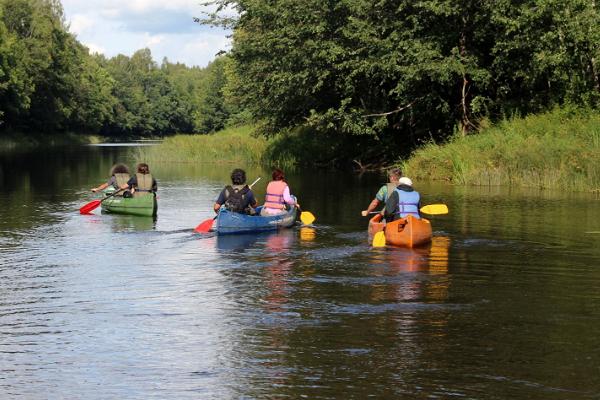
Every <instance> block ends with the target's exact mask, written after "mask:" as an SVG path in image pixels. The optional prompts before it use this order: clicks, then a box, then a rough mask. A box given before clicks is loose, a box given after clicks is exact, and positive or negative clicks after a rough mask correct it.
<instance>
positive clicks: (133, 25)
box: [63, 0, 230, 66]
mask: <svg viewBox="0 0 600 400" xmlns="http://www.w3.org/2000/svg"><path fill="white" fill-rule="evenodd" d="M200 4H201V1H200V0H169V1H164V0H125V1H123V0H63V7H64V10H65V16H66V20H67V22H68V23H70V30H71V32H73V33H75V34H76V35H77V38H78V40H79V41H80V42H82V43H83V44H84V45H86V46H87V47H88V48H90V51H92V52H101V53H102V54H105V55H106V56H108V57H112V56H115V55H117V54H119V53H122V54H126V55H131V54H133V53H134V52H135V51H137V50H139V49H142V48H144V47H148V48H149V49H150V50H151V52H152V55H153V57H154V59H155V60H156V61H157V62H160V61H161V60H162V59H163V57H167V58H168V59H169V61H171V62H184V63H186V64H187V65H190V66H192V65H198V66H205V65H207V64H208V63H209V62H210V61H211V60H213V59H214V57H215V54H216V53H218V52H219V51H221V50H227V49H228V48H229V46H230V40H229V39H228V38H227V35H228V34H229V32H226V31H224V30H222V29H220V28H210V27H207V26H203V25H199V24H196V23H194V22H193V18H194V17H201V16H202V11H206V8H203V7H202V6H201V5H200Z"/></svg>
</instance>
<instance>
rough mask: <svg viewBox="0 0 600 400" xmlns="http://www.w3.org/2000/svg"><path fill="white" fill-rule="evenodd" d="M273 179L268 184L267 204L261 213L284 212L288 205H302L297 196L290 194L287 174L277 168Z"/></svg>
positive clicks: (273, 213) (274, 213)
mask: <svg viewBox="0 0 600 400" xmlns="http://www.w3.org/2000/svg"><path fill="white" fill-rule="evenodd" d="M271 176H272V178H273V180H272V181H271V182H269V184H268V185H267V193H266V194H265V204H264V206H263V208H262V210H261V212H260V215H277V214H284V213H285V212H286V211H287V209H288V207H290V206H291V207H300V205H299V204H298V202H297V201H296V198H295V197H294V196H292V195H291V194H290V187H289V186H288V184H287V182H286V181H285V174H284V173H283V171H282V170H280V169H279V168H275V169H274V170H273V173H272V174H271Z"/></svg>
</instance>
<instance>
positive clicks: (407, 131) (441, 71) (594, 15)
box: [205, 0, 600, 153]
mask: <svg viewBox="0 0 600 400" xmlns="http://www.w3.org/2000/svg"><path fill="white" fill-rule="evenodd" d="M209 3H210V4H213V5H215V6H216V12H215V13H214V14H211V15H209V18H208V19H207V20H206V21H205V22H206V23H212V24H224V25H226V26H228V27H230V28H232V29H233V30H234V34H233V39H234V42H233V47H232V49H231V51H230V57H231V63H232V66H233V69H234V70H235V74H234V76H235V77H236V85H235V87H232V88H231V90H232V98H235V99H236V100H237V102H238V105H239V106H240V107H241V108H242V109H246V110H249V111H250V112H251V114H252V115H253V116H254V118H255V121H256V122H257V123H259V124H260V129H259V131H260V132H264V133H265V134H267V135H274V134H276V133H278V132H281V131H286V130H292V129H294V128H298V127H302V126H304V127H310V128H311V130H312V131H313V132H315V134H321V133H323V132H325V133H331V132H336V133H340V134H345V135H346V136H345V137H346V138H348V140H357V139H356V138H357V137H359V136H361V135H365V134H368V135H371V136H374V137H375V138H376V140H377V141H378V142H379V143H380V146H379V148H380V151H381V152H388V153H389V152H391V153H395V152H398V151H402V150H404V149H406V147H413V146H414V145H417V144H419V143H423V142H426V141H428V140H430V139H431V138H434V139H436V140H439V139H444V138H447V137H448V135H449V134H450V133H452V132H453V130H454V127H456V126H458V127H459V130H460V132H461V134H463V135H465V134H467V133H470V132H475V131H476V130H477V129H478V126H479V123H480V121H482V120H483V119H485V118H489V119H491V120H492V121H496V120H501V119H502V118H505V117H506V116H510V115H513V114H515V113H518V114H522V115H524V114H528V113H531V112H540V111H543V110H547V109H550V108H552V107H554V106H555V105H560V104H565V103H573V104H580V105H587V106H589V107H597V106H598V104H599V99H600V75H599V73H600V71H599V70H598V65H597V63H598V59H599V57H600V28H599V27H600V14H599V10H598V5H597V4H596V2H595V1H591V2H590V1H589V0H561V1H559V0H483V1H481V0H466V1H460V2H459V1H449V0H427V1H418V2H415V1H406V0H375V1H373V0H331V1H317V0H306V1H298V0H276V1H268V2H265V1H261V0H214V1H211V2H209ZM231 8H233V9H234V10H236V11H237V15H238V17H237V18H231V17H230V16H227V17H225V18H223V19H221V18H220V17H219V13H220V12H221V11H223V10H230V9H231Z"/></svg>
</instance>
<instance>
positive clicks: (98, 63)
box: [0, 0, 238, 137]
mask: <svg viewBox="0 0 600 400" xmlns="http://www.w3.org/2000/svg"><path fill="white" fill-rule="evenodd" d="M225 58H226V57H221V58H219V59H217V60H215V62H213V63H212V64H211V65H209V66H208V67H207V68H197V67H194V68H188V67H186V66H185V65H183V64H172V63H169V62H168V60H166V59H165V60H163V62H162V64H161V65H160V66H158V65H157V64H156V63H155V62H154V61H153V59H152V55H151V53H150V50H148V49H142V50H139V51H137V52H136V53H134V54H133V55H132V56H131V57H128V56H125V55H118V56H116V57H113V58H111V59H106V58H105V57H103V56H99V55H90V54H89V53H88V49H87V48H85V47H84V46H83V45H81V44H80V43H79V42H78V41H77V40H76V38H75V36H73V35H72V34H71V33H69V32H68V27H67V26H66V24H65V22H64V17H63V11H62V6H61V4H60V2H59V1H58V0H0V134H3V135H8V134H9V133H10V132H31V131H33V132H35V133H41V134H56V133H60V132H80V133H86V134H90V133H102V134H103V135H111V136H117V137H127V136H131V135H135V136H140V135H150V136H158V135H167V134H172V133H176V132H184V133H192V132H206V133H208V132H211V131H214V130H216V129H221V128H222V127H224V126H225V125H226V124H227V122H228V121H229V118H230V113H231V110H233V111H235V112H238V111H237V110H236V109H235V108H229V106H227V105H226V104H225V100H224V96H223V87H224V86H225V74H224V69H223V64H224V63H225V62H226V61H225Z"/></svg>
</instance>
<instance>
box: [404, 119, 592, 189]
mask: <svg viewBox="0 0 600 400" xmlns="http://www.w3.org/2000/svg"><path fill="white" fill-rule="evenodd" d="M402 168H403V171H404V173H405V174H406V175H407V176H410V177H412V178H413V179H417V180H418V179H434V180H445V181H450V182H452V183H456V184H466V185H511V186H522V187H538V188H552V189H565V190H575V191H590V190H591V191H598V190H600V113H598V112H597V111H596V112H582V111H566V110H559V109H556V110H554V111H552V112H549V113H544V114H539V115H533V116H528V117H525V118H515V119H512V120H509V121H503V122H501V123H499V124H496V125H494V126H491V127H488V128H486V129H483V130H482V132H481V133H479V134H474V135H470V136H467V137H464V138H463V137H459V136H457V137H455V138H454V139H453V140H452V141H450V142H449V143H447V144H443V145H437V144H428V145H426V146H424V147H422V148H420V149H419V150H417V151H415V152H414V153H413V155H412V156H411V157H410V158H409V159H408V160H407V161H405V162H404V163H403V165H402Z"/></svg>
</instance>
